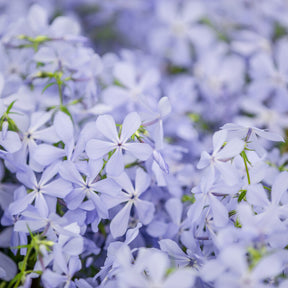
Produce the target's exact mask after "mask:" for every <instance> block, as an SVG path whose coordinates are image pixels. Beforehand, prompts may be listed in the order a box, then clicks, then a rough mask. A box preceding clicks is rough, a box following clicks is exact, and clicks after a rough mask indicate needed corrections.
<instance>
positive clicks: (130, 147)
mask: <svg viewBox="0 0 288 288" xmlns="http://www.w3.org/2000/svg"><path fill="white" fill-rule="evenodd" d="M124 147H125V149H126V150H127V151H129V152H130V153H131V154H132V155H133V156H134V157H135V158H137V159H139V160H141V161H146V160H147V159H148V158H149V157H150V156H151V155H152V152H153V149H152V148H151V146H150V145H149V144H146V143H126V144H125V146H124Z"/></svg>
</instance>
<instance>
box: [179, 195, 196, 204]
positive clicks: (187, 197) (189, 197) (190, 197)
mask: <svg viewBox="0 0 288 288" xmlns="http://www.w3.org/2000/svg"><path fill="white" fill-rule="evenodd" d="M181 201H182V202H190V203H192V204H193V203H195V201H196V199H195V196H194V194H191V195H183V196H182V198H181Z"/></svg>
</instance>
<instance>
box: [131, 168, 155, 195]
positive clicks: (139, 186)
mask: <svg viewBox="0 0 288 288" xmlns="http://www.w3.org/2000/svg"><path fill="white" fill-rule="evenodd" d="M150 182H151V178H150V176H149V175H148V174H147V173H145V172H144V171H143V169H141V168H138V169H137V170H136V178H135V192H136V194H137V195H138V196H140V195H141V194H142V193H143V192H145V191H146V190H147V189H148V187H149V185H150Z"/></svg>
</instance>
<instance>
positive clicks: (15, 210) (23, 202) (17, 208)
mask: <svg viewBox="0 0 288 288" xmlns="http://www.w3.org/2000/svg"><path fill="white" fill-rule="evenodd" d="M35 197H36V192H31V193H29V194H27V195H26V196H25V197H24V198H21V199H18V200H16V201H14V202H12V203H11V204H10V205H9V208H8V210H9V212H10V213H11V214H12V215H17V214H19V213H21V212H22V211H24V210H25V209H26V208H27V206H28V204H31V203H32V202H33V200H34V199H35Z"/></svg>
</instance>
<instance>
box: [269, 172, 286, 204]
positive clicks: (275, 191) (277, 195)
mask: <svg viewBox="0 0 288 288" xmlns="http://www.w3.org/2000/svg"><path fill="white" fill-rule="evenodd" d="M287 189H288V172H286V171H284V172H281V173H280V174H279V175H278V176H277V178H276V179H275V181H274V183H273V185H272V190H271V200H272V204H274V205H279V202H280V200H281V197H282V195H283V193H284V192H285V191H286V190H287Z"/></svg>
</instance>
